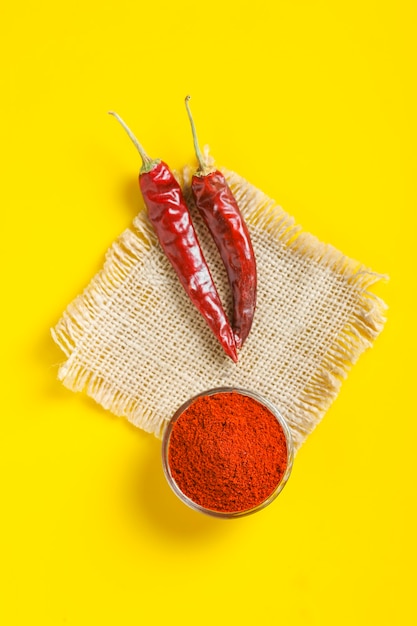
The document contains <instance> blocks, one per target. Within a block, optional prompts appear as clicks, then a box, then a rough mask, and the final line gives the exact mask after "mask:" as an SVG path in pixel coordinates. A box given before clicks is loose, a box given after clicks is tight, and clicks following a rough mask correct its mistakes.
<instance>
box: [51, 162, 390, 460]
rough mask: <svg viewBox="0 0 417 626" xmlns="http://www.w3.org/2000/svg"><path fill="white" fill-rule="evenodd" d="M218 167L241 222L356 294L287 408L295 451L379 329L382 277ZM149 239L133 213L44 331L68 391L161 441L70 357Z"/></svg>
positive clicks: (155, 427)
mask: <svg viewBox="0 0 417 626" xmlns="http://www.w3.org/2000/svg"><path fill="white" fill-rule="evenodd" d="M223 172H224V174H225V176H226V178H227V180H228V183H229V185H230V186H231V188H232V190H233V192H234V194H235V197H236V199H237V201H238V202H240V201H241V200H242V198H243V197H244V196H245V203H246V210H245V213H244V217H245V219H246V221H247V223H248V224H253V225H255V226H257V227H261V228H262V229H265V230H266V231H267V232H268V233H269V234H270V235H271V236H272V237H274V238H276V240H278V241H279V242H280V243H281V244H283V245H285V246H286V247H288V248H290V249H291V251H292V252H293V253H294V254H297V255H300V256H302V257H303V258H306V257H308V258H309V259H310V260H311V262H312V263H318V264H320V265H321V266H326V267H328V268H331V269H332V270H333V271H334V272H336V273H338V274H339V275H340V276H342V277H343V278H344V280H345V281H348V282H349V283H350V284H351V286H352V288H353V289H354V290H355V292H356V295H357V299H356V304H355V307H354V309H353V311H352V314H351V316H350V320H349V322H348V323H347V324H346V326H345V327H344V328H343V330H342V332H340V333H339V334H338V335H337V337H335V340H334V342H333V345H331V346H330V349H329V350H328V351H327V352H326V355H325V357H324V358H323V361H322V362H321V365H320V367H319V368H318V369H317V370H316V372H315V374H314V375H313V376H312V377H311V379H310V380H309V382H308V384H307V385H306V386H305V388H304V390H303V391H302V393H301V394H300V396H299V398H298V399H296V401H295V403H294V406H293V407H292V414H291V416H289V417H290V426H291V430H292V433H293V440H294V445H295V449H298V448H299V447H300V446H301V444H302V443H303V441H304V440H305V438H306V437H307V436H308V435H309V434H310V433H311V432H312V431H313V430H314V428H315V427H316V426H317V424H318V423H319V422H320V421H321V419H322V417H323V415H324V414H325V412H326V410H327V409H328V408H329V406H330V405H331V404H332V402H333V401H334V399H335V398H336V397H337V395H338V392H339V389H340V386H341V383H342V381H343V379H344V378H346V376H347V374H348V372H349V370H350V368H351V367H352V366H353V364H354V363H355V362H356V361H357V359H358V358H359V356H360V355H361V354H362V353H363V351H364V350H365V349H367V348H369V347H370V346H371V345H372V343H373V342H374V340H375V339H376V338H377V336H378V335H379V333H380V332H381V330H382V329H383V326H384V322H385V311H386V305H385V303H384V302H383V301H382V300H381V299H380V298H379V297H377V296H376V295H375V294H373V293H372V292H370V291H369V288H370V287H371V286H372V285H373V284H374V283H376V282H378V281H379V280H381V279H385V278H386V276H384V275H381V274H376V273H374V272H371V271H369V270H368V269H367V268H365V267H364V266H363V265H361V264H360V263H358V262H356V261H354V260H352V259H350V258H348V257H346V256H345V255H343V254H342V253H341V252H340V251H338V250H337V249H335V248H334V247H333V246H331V245H330V244H325V243H323V242H321V241H319V240H318V239H317V238H316V237H314V236H313V235H311V234H309V233H306V232H303V231H302V229H301V227H300V226H299V225H297V224H296V223H295V220H294V219H293V218H292V217H291V216H289V215H288V214H287V213H285V211H283V209H282V208H281V207H279V206H278V205H277V204H276V203H275V202H274V201H273V200H271V199H270V198H269V197H268V196H266V195H265V194H263V193H262V192H261V191H259V190H258V189H256V188H254V187H253V186H252V185H250V184H249V183H248V182H247V181H245V180H243V179H242V178H241V177H239V176H238V175H237V174H235V173H234V172H230V171H228V170H223ZM187 179H188V175H187V170H185V172H184V178H183V182H184V181H185V183H187ZM156 243H157V241H156V237H155V235H154V232H153V230H152V228H151V227H150V225H149V224H148V222H147V220H146V219H145V220H144V219H141V218H140V216H138V218H136V219H135V220H134V223H133V226H132V228H131V229H127V230H125V231H124V232H123V233H122V235H121V236H120V237H119V238H118V239H117V240H116V241H115V243H114V244H113V245H112V246H111V248H110V249H109V250H108V252H107V254H106V259H105V263H104V266H103V268H102V270H101V271H100V272H99V273H98V274H96V276H95V277H94V278H93V279H92V281H91V282H90V284H89V285H88V287H87V288H86V289H85V291H84V292H83V293H82V294H81V295H80V296H78V297H77V298H76V299H75V300H74V301H73V302H72V303H71V304H70V305H69V306H68V307H67V309H66V311H65V312H64V314H63V316H62V317H61V319H60V320H59V322H58V323H57V325H56V326H55V327H54V328H53V329H51V334H52V337H53V339H54V341H55V342H56V343H57V344H58V346H59V347H60V348H61V349H62V350H63V352H64V353H65V354H66V356H67V357H68V359H67V361H66V362H65V363H63V364H62V365H61V366H60V368H59V372H58V378H59V380H60V381H61V382H62V383H63V384H64V385H65V386H66V387H67V388H68V389H70V390H72V391H84V392H86V393H87V395H88V396H90V397H91V398H93V399H94V400H95V401H96V402H98V403H99V404H100V405H101V406H102V407H103V408H105V409H107V410H109V411H111V412H112V413H113V414H115V415H117V416H121V417H126V418H127V419H128V420H129V421H130V422H132V423H133V424H134V425H136V426H138V427H140V428H141V429H143V430H145V431H146V432H149V433H153V434H154V435H155V436H157V437H159V438H160V437H161V436H162V433H163V430H164V427H165V424H166V422H165V420H164V419H161V418H160V417H159V416H156V415H154V414H152V412H151V411H147V410H146V409H144V408H143V407H142V406H141V405H140V402H139V401H138V400H137V399H134V398H132V397H131V396H129V395H126V394H124V393H123V392H122V391H118V390H115V388H114V385H113V384H111V385H110V384H108V383H107V382H106V381H105V380H103V378H102V377H100V375H97V374H96V373H95V372H92V371H89V370H88V369H87V368H85V367H83V366H82V365H80V364H79V363H77V362H76V360H75V359H74V358H73V357H74V355H75V352H74V350H75V348H77V352H78V353H80V351H82V349H83V342H84V341H85V331H87V330H91V325H94V324H97V323H98V321H99V320H100V310H101V308H102V306H103V303H104V302H105V301H106V300H108V299H109V298H111V296H112V293H113V292H114V290H115V288H117V285H118V284H120V283H122V282H123V281H124V280H125V279H126V278H127V277H128V275H129V273H130V271H131V270H132V269H133V268H134V266H135V264H136V263H137V262H138V261H139V259H143V256H144V255H145V256H146V254H147V253H148V252H149V250H150V249H151V247H152V246H153V245H155V244H156Z"/></svg>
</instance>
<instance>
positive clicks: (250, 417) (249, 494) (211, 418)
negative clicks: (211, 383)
mask: <svg viewBox="0 0 417 626" xmlns="http://www.w3.org/2000/svg"><path fill="white" fill-rule="evenodd" d="M287 463H288V450H287V442H286V437H285V433H284V430H283V428H282V426H281V424H280V423H279V422H278V420H277V418H276V417H275V416H274V415H273V413H271V411H270V410H269V409H267V408H266V407H265V406H263V405H262V404H260V403H259V402H258V401H257V400H254V399H253V398H251V397H248V396H245V395H243V394H240V393H237V392H234V391H231V392H221V393H216V394H213V395H208V396H202V397H200V398H197V399H196V400H195V401H194V402H192V403H191V405H190V406H189V407H188V408H187V409H185V410H184V412H183V413H182V414H181V415H180V417H179V418H178V419H177V420H176V422H175V423H174V424H173V427H172V432H171V436H170V442H169V449H168V464H169V468H170V471H171V475H172V477H173V479H174V480H175V482H176V483H177V485H178V487H179V489H180V490H181V491H182V492H183V493H184V494H185V495H186V496H187V497H188V498H190V500H192V501H193V502H195V503H196V504H198V505H200V506H202V507H204V508H206V509H210V510H212V511H219V512H223V513H237V512H240V511H247V510H249V509H252V508H254V507H256V506H258V505H259V504H261V503H262V502H263V501H264V500H266V499H267V498H268V497H269V496H270V495H271V494H272V492H273V491H274V490H275V489H276V487H277V486H278V485H279V483H280V482H281V480H282V478H283V476H284V474H285V470H286V468H287Z"/></svg>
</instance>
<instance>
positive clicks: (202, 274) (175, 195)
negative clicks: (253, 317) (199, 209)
mask: <svg viewBox="0 0 417 626" xmlns="http://www.w3.org/2000/svg"><path fill="white" fill-rule="evenodd" d="M139 185H140V189H141V191H142V195H143V199H144V202H145V205H146V207H147V210H148V216H149V220H150V222H151V224H152V226H153V228H154V230H155V233H156V235H157V237H158V239H159V242H160V244H161V246H162V248H163V250H164V252H165V255H166V256H167V258H168V260H169V261H170V263H171V265H172V267H173V268H174V270H175V272H176V273H177V276H178V278H179V280H180V281H181V284H182V286H183V287H184V289H185V291H186V293H187V295H188V297H189V298H190V300H191V302H192V303H193V304H194V306H195V307H196V308H197V309H198V311H199V312H200V313H201V315H202V316H203V318H204V319H205V320H206V322H207V324H208V326H209V327H210V329H211V331H212V332H213V334H214V335H215V336H216V337H217V339H218V340H219V342H220V343H221V345H222V347H223V350H224V351H225V353H226V354H227V355H228V356H229V357H230V358H231V359H232V360H233V361H234V362H235V363H236V362H237V352H236V343H235V337H234V333H233V330H232V328H231V325H230V323H229V321H228V319H227V316H226V314H225V311H224V309H223V306H222V303H221V301H220V296H219V294H218V292H217V289H216V286H215V284H214V282H213V279H212V276H211V273H210V270H209V268H208V265H207V263H206V260H205V258H204V255H203V252H202V250H201V247H200V244H199V242H198V239H197V235H196V232H195V229H194V226H193V224H192V221H191V216H190V213H189V210H188V207H187V204H186V202H185V199H184V196H183V193H182V190H181V187H180V186H179V184H178V182H177V181H176V179H175V177H174V175H173V174H172V172H171V171H170V169H169V167H168V166H167V165H166V163H164V162H163V161H158V162H157V163H156V165H154V167H153V168H152V169H151V170H150V171H148V172H143V173H141V174H140V175H139Z"/></svg>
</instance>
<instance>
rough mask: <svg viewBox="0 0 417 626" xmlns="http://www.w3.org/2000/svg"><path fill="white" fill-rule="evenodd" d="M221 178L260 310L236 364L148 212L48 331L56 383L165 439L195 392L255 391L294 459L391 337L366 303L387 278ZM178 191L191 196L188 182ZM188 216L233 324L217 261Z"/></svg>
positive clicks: (372, 302) (231, 177) (374, 306)
mask: <svg viewBox="0 0 417 626" xmlns="http://www.w3.org/2000/svg"><path fill="white" fill-rule="evenodd" d="M223 172H224V174H225V176H226V178H227V179H228V182H229V184H230V186H231V188H232V190H233V192H234V193H235V196H236V199H237V201H238V203H239V206H240V208H241V211H242V213H243V215H244V217H245V219H246V222H247V224H248V227H249V229H250V232H251V236H252V242H253V246H254V250H255V254H256V259H257V267H258V305H257V310H256V315H255V320H254V324H253V327H252V332H251V334H250V336H249V338H248V339H247V341H246V343H245V345H244V347H243V349H242V350H241V351H240V355H239V363H238V364H237V365H235V364H234V363H232V361H231V360H230V359H229V358H228V357H226V356H225V355H224V353H223V351H222V349H221V347H220V346H219V345H218V344H217V341H216V339H215V338H214V337H213V336H212V334H211V332H210V330H209V329H208V327H207V325H206V323H205V322H204V320H203V319H202V317H201V316H200V314H199V313H198V312H197V311H196V310H195V309H194V307H193V306H192V305H191V304H190V302H189V301H188V298H187V296H186V294H185V292H184V291H183V289H182V287H181V285H180V283H179V281H178V279H177V277H176V275H175V274H174V271H173V270H172V268H171V266H170V264H169V263H168V261H167V260H166V258H165V257H164V254H163V252H162V250H161V248H160V246H159V244H158V242H157V240H156V237H155V235H154V233H153V230H152V227H151V225H150V223H149V222H148V219H147V215H146V211H145V210H144V211H142V212H141V213H139V215H137V216H136V217H135V219H134V221H133V224H132V226H131V228H129V229H127V230H125V232H123V233H122V235H121V236H120V237H119V238H118V239H117V240H116V241H115V242H114V244H113V245H112V246H111V248H110V249H109V250H108V252H107V255H106V259H105V263H104V266H103V268H102V269H101V270H100V271H99V272H98V274H97V275H96V276H95V277H94V278H93V279H92V280H91V282H90V284H89V285H88V286H87V287H86V289H85V291H84V292H83V293H82V294H81V295H80V296H78V297H77V298H76V299H75V300H74V301H73V302H72V303H71V304H69V306H68V307H67V309H66V311H65V312H64V313H63V316H62V318H61V319H60V320H59V322H58V323H57V325H56V326H55V328H54V329H52V335H53V337H54V339H55V341H56V342H57V344H58V345H59V346H60V347H61V348H62V350H63V351H64V352H65V354H66V356H67V360H66V361H65V362H64V363H62V364H61V366H60V368H59V373H58V377H59V379H60V380H61V381H62V382H63V384H64V385H66V386H67V387H68V388H70V389H72V390H73V391H85V392H86V393H87V394H88V396H90V397H92V398H94V399H95V400H96V401H97V402H98V403H99V404H101V405H102V406H103V407H104V408H106V409H108V410H109V411H111V412H112V413H114V414H116V415H119V416H124V417H126V418H127V419H128V420H129V421H130V422H132V423H133V424H135V425H136V426H138V427H140V428H142V429H144V430H145V431H148V432H150V433H154V434H155V435H156V436H158V437H160V436H161V435H162V432H163V429H164V425H165V423H166V421H167V420H168V419H169V418H170V417H171V415H172V414H173V413H174V411H175V410H176V409H177V408H178V407H179V406H180V405H181V404H182V403H183V402H184V401H185V400H187V399H188V398H189V397H191V396H193V395H195V394H196V393H198V392H201V391H204V390H206V389H209V388H212V387H221V386H237V387H244V388H247V389H251V390H255V391H257V392H259V393H261V394H263V395H265V396H266V397H267V398H268V399H269V400H270V401H272V402H273V403H275V404H276V405H277V407H278V408H279V409H280V410H281V412H282V414H283V415H284V417H285V418H286V419H287V421H288V423H289V426H290V428H291V431H292V434H293V439H294V444H295V448H296V449H298V448H299V447H300V445H301V444H302V443H303V441H304V440H305V438H306V437H307V436H308V435H309V433H311V431H312V430H313V429H314V428H315V426H316V425H317V424H318V422H319V421H320V420H321V418H322V417H323V415H324V413H325V412H326V410H327V409H328V407H329V405H330V404H331V402H332V401H333V400H334V399H335V397H336V395H337V393H338V391H339V388H340V385H341V382H342V380H343V378H344V377H345V376H346V375H347V372H348V370H349V368H350V367H351V365H352V364H353V363H354V362H355V361H356V360H357V358H358V357H359V356H360V354H361V353H362V352H363V351H364V350H365V349H366V348H368V347H369V346H371V344H372V342H373V341H374V339H375V338H376V336H377V335H378V334H379V332H380V331H381V330H382V328H383V324H384V310H385V305H384V303H383V302H382V301H381V300H380V298H378V297H377V296H375V295H374V294H373V293H371V292H370V291H369V287H370V286H371V285H372V284H373V283H374V282H376V281H377V280H379V278H381V276H379V275H377V274H375V273H374V272H371V271H370V270H368V269H366V268H365V267H363V266H362V265H361V264H360V263H358V262H356V261H353V260H352V259H349V258H347V257H346V256H344V255H343V254H342V253H341V252H339V251H338V250H336V249H335V248H333V247H332V246H330V245H328V244H324V243H322V242H320V241H318V240H317V238H315V237H314V236H312V235H310V234H308V233H305V232H302V231H301V228H300V227H299V226H297V225H296V224H295V223H294V220H293V219H292V218H291V217H290V216H289V215H288V214H286V213H285V212H284V211H283V210H282V209H281V208H280V207H279V206H277V204H276V203H275V202H274V201H273V200H271V199H270V198H268V197H267V196H266V195H265V194H264V193H262V192H261V191H259V190H258V189H256V188H254V187H253V186H252V185H251V184H249V183H248V182H246V181H245V180H243V179H242V178H241V177H239V176H238V175H237V174H235V173H233V172H230V171H227V170H223ZM181 179H182V180H181V182H182V183H183V184H184V185H185V189H186V194H187V180H188V175H187V170H185V173H183V174H182V175H181ZM138 194H139V190H138ZM191 210H192V214H193V217H194V219H195V222H196V228H197V232H198V233H199V237H200V241H201V244H202V247H203V249H204V252H205V255H206V258H207V261H208V262H209V264H210V267H211V269H212V273H213V277H214V279H215V281H216V284H217V286H218V289H219V293H220V295H221V297H222V299H223V302H224V303H225V307H226V310H228V311H229V312H230V307H231V302H230V296H229V288H228V284H227V278H226V274H225V271H224V268H223V266H222V263H221V261H220V259H219V255H218V252H217V250H216V249H215V247H214V244H213V243H212V241H211V239H210V237H209V236H208V234H207V232H206V229H205V227H204V225H203V224H201V222H200V221H199V219H198V216H197V215H195V211H194V210H193V208H192V209H191Z"/></svg>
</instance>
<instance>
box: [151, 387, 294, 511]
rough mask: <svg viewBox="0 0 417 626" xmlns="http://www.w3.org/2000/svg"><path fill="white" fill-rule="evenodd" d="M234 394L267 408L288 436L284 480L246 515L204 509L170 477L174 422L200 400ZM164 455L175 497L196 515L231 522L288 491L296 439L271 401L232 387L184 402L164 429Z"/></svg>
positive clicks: (166, 472) (207, 392)
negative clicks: (169, 450) (294, 440)
mask: <svg viewBox="0 0 417 626" xmlns="http://www.w3.org/2000/svg"><path fill="white" fill-rule="evenodd" d="M232 392H234V393H238V394H240V395H244V396H247V397H249V398H252V399H253V400H255V401H257V402H259V403H260V404H262V405H263V406H265V407H266V408H267V409H268V410H269V411H270V412H271V413H272V414H273V415H274V416H275V418H276V419H277V421H278V423H279V424H280V426H281V428H282V430H283V432H284V436H285V440H286V444H287V467H286V469H285V472H284V475H283V477H282V478H281V480H280V482H279V483H278V485H277V486H276V487H275V489H274V490H273V491H272V493H271V494H270V495H269V496H268V497H267V498H266V499H265V500H263V501H262V502H260V503H259V504H257V505H256V506H254V507H252V508H250V509H245V510H243V511H216V510H213V509H208V508H206V507H204V506H201V505H200V504H197V503H196V502H194V501H193V500H192V499H191V498H189V497H188V496H187V495H186V494H185V493H183V491H182V490H181V489H180V488H179V486H178V485H177V483H176V481H175V479H174V478H173V476H172V474H171V469H170V466H169V462H168V449H169V442H170V437H171V433H172V430H173V427H174V424H175V422H176V421H177V420H178V419H179V418H180V416H181V415H182V413H183V412H184V411H185V410H186V409H187V408H188V407H189V406H190V405H191V404H193V402H195V401H196V400H197V399H198V398H201V397H205V396H213V395H218V394H221V393H232ZM161 453H162V467H163V471H164V475H165V478H166V480H167V482H168V484H169V486H170V487H171V489H172V491H173V492H174V493H175V495H176V496H177V497H178V498H179V499H180V500H181V501H182V502H183V503H184V504H186V505H187V506H188V507H190V508H191V509H193V510H194V511H198V512H200V513H204V514H205V515H210V516H212V517H219V518H224V519H232V518H238V517H244V516H247V515H251V514H253V513H256V512H257V511H260V510H262V509H264V508H266V507H267V506H268V505H269V504H271V502H273V501H274V500H275V499H276V497H277V496H278V495H279V494H280V493H281V491H282V490H283V488H284V487H285V485H286V483H287V481H288V479H289V477H290V474H291V471H292V466H293V462H294V445H293V439H292V436H291V430H290V428H289V426H288V423H287V421H286V420H285V418H284V417H283V415H282V413H281V411H280V410H279V409H278V408H277V407H276V406H275V405H274V404H273V403H272V402H271V401H270V400H268V398H266V397H265V396H263V395H262V394H260V393H258V392H257V391H253V390H251V389H246V388H243V387H233V386H228V387H213V388H211V389H208V390H206V391H201V392H199V393H197V394H195V395H194V396H192V397H191V398H189V399H188V400H186V401H185V402H183V403H182V404H181V406H180V407H179V408H178V409H177V410H176V411H175V413H174V414H173V415H172V417H171V419H170V420H168V421H167V423H166V425H165V427H164V431H163V434H162V448H161Z"/></svg>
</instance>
